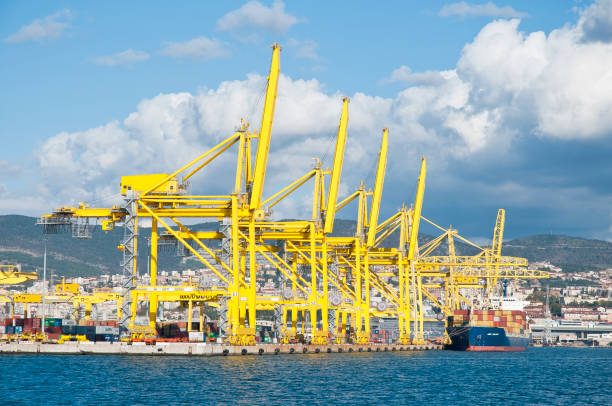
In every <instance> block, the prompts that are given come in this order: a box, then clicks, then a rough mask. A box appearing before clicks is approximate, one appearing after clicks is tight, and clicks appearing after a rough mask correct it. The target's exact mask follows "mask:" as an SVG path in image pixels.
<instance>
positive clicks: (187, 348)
mask: <svg viewBox="0 0 612 406" xmlns="http://www.w3.org/2000/svg"><path fill="white" fill-rule="evenodd" d="M442 348H443V347H442V346H441V345H438V344H424V345H396V344H388V345H387V344H370V345H353V344H334V345H313V344H259V345H247V346H236V345H225V344H215V343H166V342H158V343H156V344H154V345H145V343H131V344H130V343H125V342H114V343H110V342H98V343H92V342H66V343H40V342H20V343H2V344H0V354H58V355H186V356H227V355H278V354H331V353H336V354H340V353H341V354H344V353H346V354H349V353H356V352H397V351H432V350H441V349H442Z"/></svg>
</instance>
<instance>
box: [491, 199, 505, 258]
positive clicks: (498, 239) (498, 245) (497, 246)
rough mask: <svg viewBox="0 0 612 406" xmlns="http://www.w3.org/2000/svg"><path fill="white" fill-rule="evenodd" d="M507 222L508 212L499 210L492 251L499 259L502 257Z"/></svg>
mask: <svg viewBox="0 0 612 406" xmlns="http://www.w3.org/2000/svg"><path fill="white" fill-rule="evenodd" d="M505 221H506V210H504V209H499V210H498V211H497V219H496V221H495V229H494V230H493V243H492V244H491V250H492V251H493V255H494V256H496V257H499V256H500V255H501V250H502V243H503V241H504V223H505Z"/></svg>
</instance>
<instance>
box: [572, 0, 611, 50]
mask: <svg viewBox="0 0 612 406" xmlns="http://www.w3.org/2000/svg"><path fill="white" fill-rule="evenodd" d="M578 27H579V28H580V29H581V30H582V33H583V37H582V38H583V40H584V41H587V42H588V41H602V42H610V41H612V0H598V1H596V2H595V3H593V4H591V5H590V6H588V7H587V8H586V9H584V10H582V11H581V13H580V20H579V21H578Z"/></svg>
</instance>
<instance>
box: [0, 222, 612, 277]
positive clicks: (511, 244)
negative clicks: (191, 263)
mask: <svg viewBox="0 0 612 406" xmlns="http://www.w3.org/2000/svg"><path fill="white" fill-rule="evenodd" d="M217 226H218V223H217V222H208V223H201V224H196V225H193V226H192V227H193V228H194V229H196V230H210V229H215V228H216V227H217ZM355 230H356V223H355V221H352V220H343V219H337V220H336V222H335V227H334V233H333V234H332V235H334V236H349V235H354V233H355ZM149 236H150V228H147V227H141V228H140V229H139V244H140V247H143V246H144V247H146V246H147V240H146V238H147V237H149ZM42 237H43V234H42V229H41V228H40V227H39V226H37V225H36V219H35V218H34V217H28V216H20V215H2V216H0V262H3V263H21V264H22V267H23V269H24V271H26V270H29V271H35V270H37V269H40V268H42V253H43V238H42ZM122 238H123V229H122V228H117V229H115V230H112V231H108V232H103V231H101V229H100V228H99V227H97V228H96V229H95V231H94V233H93V237H92V238H91V239H85V240H83V239H75V238H72V236H71V234H70V233H65V234H57V235H48V236H47V248H48V264H47V265H48V268H49V269H51V270H52V271H54V272H55V273H56V275H58V276H60V275H62V276H93V275H100V274H104V273H120V272H121V268H120V265H119V264H120V262H121V253H120V252H119V251H118V250H117V245H118V244H119V243H120V241H121V239H122ZM432 238H433V237H432V236H430V235H427V234H420V235H419V243H420V244H424V243H425V242H427V241H429V240H431V239H432ZM398 242H399V236H398V234H397V232H396V233H394V234H392V235H390V236H389V237H388V239H387V240H386V241H385V244H384V246H385V247H395V246H397V245H398ZM143 244H144V245H143ZM455 244H456V249H457V253H458V254H463V255H473V254H474V253H475V248H473V247H470V246H468V245H466V244H463V243H461V242H460V241H457V242H456V243H455ZM444 249H445V247H442V248H441V250H440V252H439V253H442V252H443V250H444ZM502 254H503V255H508V256H517V257H524V258H527V259H528V260H529V261H530V262H534V261H549V262H551V263H552V264H554V265H557V266H561V267H562V268H564V269H566V270H569V271H570V272H572V271H581V270H595V269H605V268H609V267H612V243H610V242H607V241H601V240H595V239H586V238H580V237H571V236H565V235H555V234H538V235H533V236H528V237H523V238H516V239H513V240H509V241H506V242H504V243H503V247H502ZM147 259H148V252H147V249H141V250H140V252H139V261H140V263H141V269H140V272H145V271H146V263H147V262H148V261H147ZM187 266H188V264H186V263H185V261H184V258H183V257H180V256H177V255H176V249H175V248H173V247H167V248H166V253H161V254H160V256H159V269H160V270H171V269H185V267H187Z"/></svg>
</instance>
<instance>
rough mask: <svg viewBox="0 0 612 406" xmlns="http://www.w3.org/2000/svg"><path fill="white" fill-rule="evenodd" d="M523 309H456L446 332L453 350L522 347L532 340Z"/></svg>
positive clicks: (518, 348)
mask: <svg viewBox="0 0 612 406" xmlns="http://www.w3.org/2000/svg"><path fill="white" fill-rule="evenodd" d="M528 327H529V326H528V324H527V316H526V314H525V312H524V311H522V310H471V311H470V310H455V311H454V313H453V315H452V316H449V317H448V324H447V330H446V331H447V333H448V336H449V338H450V340H451V344H449V345H448V346H447V348H448V349H450V350H456V351H524V350H525V348H526V347H527V346H528V345H529V343H530V342H531V333H530V332H529V329H528Z"/></svg>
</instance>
